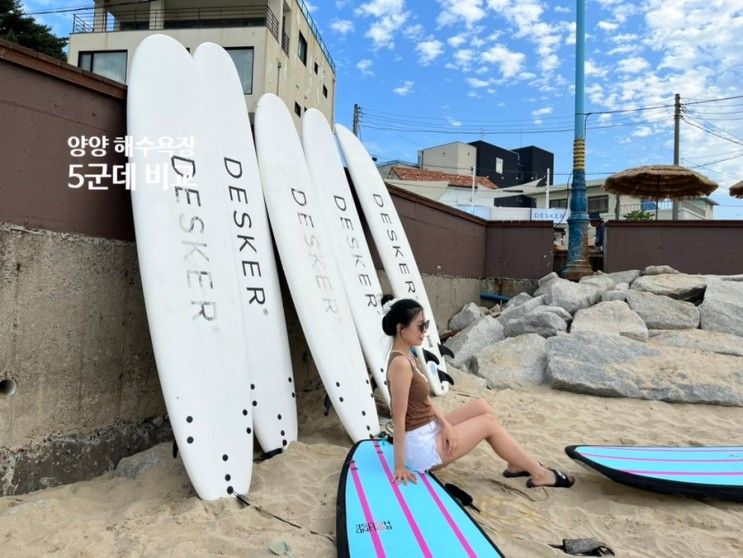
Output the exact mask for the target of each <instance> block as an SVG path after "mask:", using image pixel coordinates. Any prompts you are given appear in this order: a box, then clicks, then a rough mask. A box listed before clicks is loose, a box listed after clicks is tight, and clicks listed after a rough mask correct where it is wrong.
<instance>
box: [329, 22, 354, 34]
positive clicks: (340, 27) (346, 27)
mask: <svg viewBox="0 0 743 558" xmlns="http://www.w3.org/2000/svg"><path fill="white" fill-rule="evenodd" d="M330 28H331V29H332V30H333V31H335V32H336V33H340V34H341V35H345V34H346V33H350V32H351V31H353V30H354V27H353V22H352V21H351V20H349V19H336V20H335V21H333V22H332V23H331V24H330Z"/></svg>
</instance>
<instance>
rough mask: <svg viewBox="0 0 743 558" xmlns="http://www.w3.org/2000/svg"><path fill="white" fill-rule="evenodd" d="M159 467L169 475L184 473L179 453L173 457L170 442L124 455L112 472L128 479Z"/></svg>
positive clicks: (136, 477)
mask: <svg viewBox="0 0 743 558" xmlns="http://www.w3.org/2000/svg"><path fill="white" fill-rule="evenodd" d="M156 469H161V470H164V471H166V472H167V473H168V474H171V475H179V474H183V473H185V470H184V468H183V462H182V461H181V456H180V454H179V455H178V456H177V459H173V444H172V442H163V443H162V444H158V445H156V446H153V447H151V448H150V449H147V450H145V451H141V452H139V453H135V454H134V455H130V456H129V457H124V458H123V459H121V461H119V463H118V465H116V469H115V471H114V474H116V475H118V476H120V477H126V478H128V479H138V478H139V477H141V476H142V475H144V474H145V473H147V472H149V471H153V470H156Z"/></svg>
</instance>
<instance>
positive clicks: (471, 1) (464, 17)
mask: <svg viewBox="0 0 743 558" xmlns="http://www.w3.org/2000/svg"><path fill="white" fill-rule="evenodd" d="M438 2H439V4H441V8H442V10H441V12H440V13H439V16H438V18H437V19H436V22H437V23H438V24H439V25H441V26H446V25H453V24H455V23H459V22H460V21H463V22H464V24H465V25H466V26H467V27H472V25H474V24H475V23H477V22H478V21H480V20H481V19H482V18H484V17H485V10H483V8H482V0H438Z"/></svg>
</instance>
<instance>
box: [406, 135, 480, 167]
mask: <svg viewBox="0 0 743 558" xmlns="http://www.w3.org/2000/svg"><path fill="white" fill-rule="evenodd" d="M419 157H420V167H421V168H422V169H425V170H431V171H437V172H447V173H449V174H470V173H471V172H472V167H474V166H475V163H476V161H477V149H475V148H474V147H473V146H471V145H469V144H467V143H462V142H461V141H455V142H452V143H447V144H444V145H438V146H436V147H429V148H427V149H422V150H421V151H419Z"/></svg>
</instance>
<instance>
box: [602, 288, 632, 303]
mask: <svg viewBox="0 0 743 558" xmlns="http://www.w3.org/2000/svg"><path fill="white" fill-rule="evenodd" d="M612 300H621V301H625V300H627V291H626V290H623V291H606V292H605V293H604V294H602V295H601V302H610V301H612Z"/></svg>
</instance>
